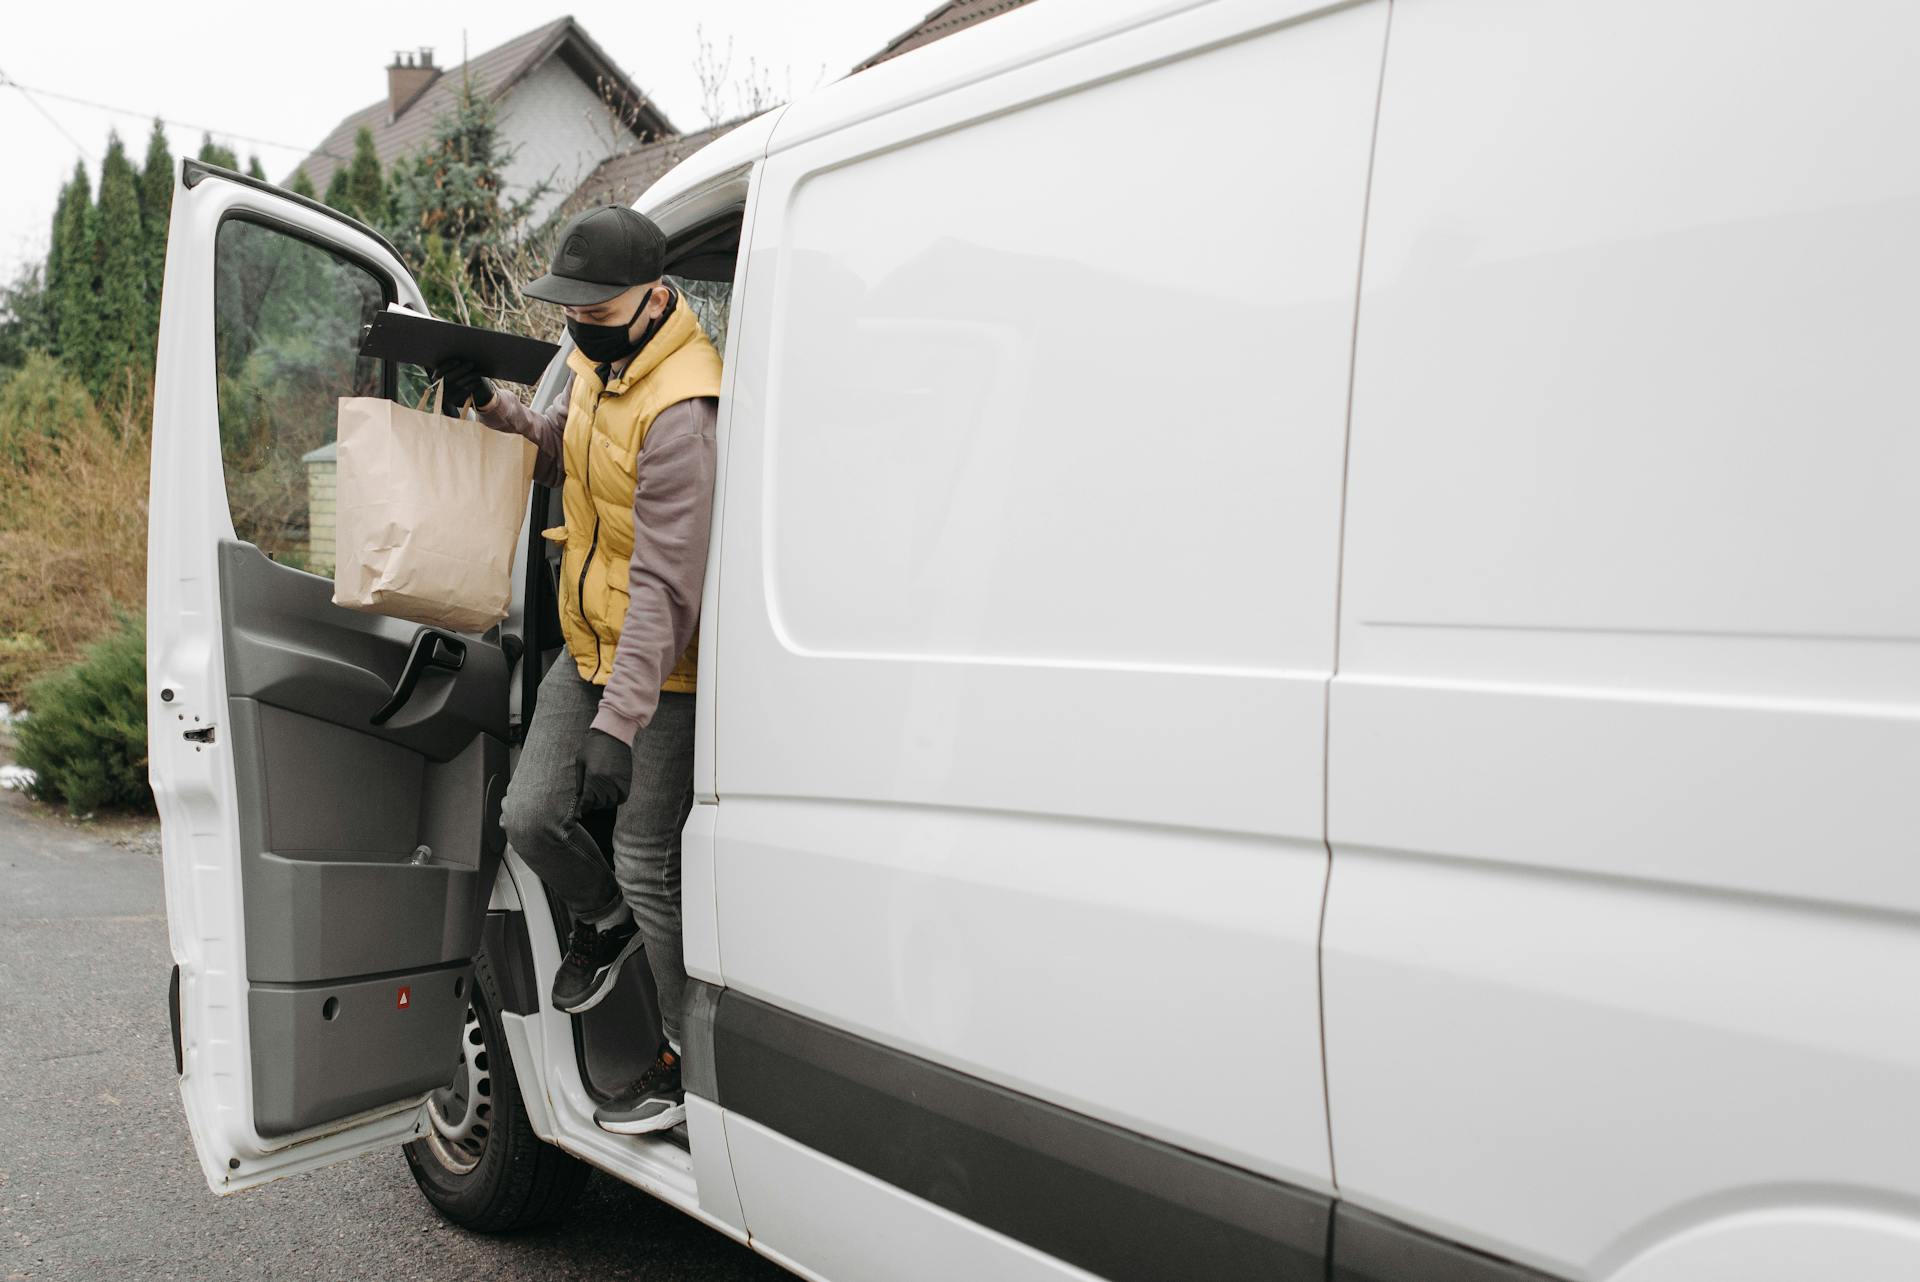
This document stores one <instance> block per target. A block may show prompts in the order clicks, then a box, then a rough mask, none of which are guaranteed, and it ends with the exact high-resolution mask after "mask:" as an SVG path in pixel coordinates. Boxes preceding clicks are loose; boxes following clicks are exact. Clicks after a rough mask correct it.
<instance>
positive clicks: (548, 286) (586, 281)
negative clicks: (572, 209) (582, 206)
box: [520, 205, 667, 307]
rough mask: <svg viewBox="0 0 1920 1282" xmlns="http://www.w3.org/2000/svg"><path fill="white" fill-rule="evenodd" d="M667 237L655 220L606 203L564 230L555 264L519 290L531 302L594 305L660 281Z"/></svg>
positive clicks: (572, 305)
mask: <svg viewBox="0 0 1920 1282" xmlns="http://www.w3.org/2000/svg"><path fill="white" fill-rule="evenodd" d="M666 266H667V238H666V235H665V234H664V233H663V232H661V230H660V228H659V227H658V226H656V225H655V224H654V221H653V219H651V218H648V217H647V216H646V215H645V214H639V213H635V212H634V211H633V210H631V209H622V208H620V207H619V206H617V205H608V206H606V207H605V208H602V209H589V210H588V211H587V212H586V213H584V214H575V215H574V216H573V217H572V218H570V219H568V220H567V225H566V226H565V227H562V228H561V229H560V241H559V245H558V247H557V248H556V249H555V250H554V251H553V266H552V269H551V270H550V271H548V272H547V274H546V275H545V276H542V277H541V278H540V279H539V280H535V281H529V282H527V283H526V284H525V285H522V286H521V287H520V292H521V293H523V294H525V295H526V296H527V297H528V298H537V299H539V300H540V301H541V302H543V303H559V304H561V305H562V306H566V307H591V306H592V305H593V304H595V303H604V302H606V301H607V300H608V299H609V298H612V297H613V296H614V295H615V294H618V293H621V292H623V291H625V290H628V289H631V288H632V287H633V286H635V285H644V284H646V283H647V282H648V281H654V280H659V279H660V273H661V272H662V271H664V270H666Z"/></svg>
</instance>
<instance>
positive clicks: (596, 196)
mask: <svg viewBox="0 0 1920 1282" xmlns="http://www.w3.org/2000/svg"><path fill="white" fill-rule="evenodd" d="M745 119H746V118H745V117H742V118H741V119H740V120H729V121H727V122H725V123H724V124H718V125H713V126H711V127H709V128H706V129H702V130H700V131H699V132H698V133H691V134H682V135H680V136H678V137H674V138H662V139H660V140H658V141H657V142H649V143H642V144H641V145H640V146H638V147H633V148H630V149H629V150H627V151H623V152H620V153H618V154H617V155H612V156H608V157H607V158H606V159H605V160H603V161H601V162H600V163H599V164H598V165H596V166H594V170H593V172H592V173H590V174H588V175H587V176H586V178H585V179H584V180H583V181H582V182H581V184H580V185H579V186H578V187H577V188H575V189H574V192H573V194H572V195H571V196H568V197H567V199H566V201H565V202H564V203H563V204H562V205H561V206H560V208H559V209H558V210H557V211H556V216H557V217H562V218H565V217H568V216H570V215H572V214H577V213H579V212H580V211H581V210H583V209H587V208H590V207H591V206H594V205H631V204H632V203H633V202H634V201H636V200H638V199H639V198H640V196H641V194H642V193H643V192H645V191H646V189H647V188H649V187H651V186H653V184H654V182H655V181H656V180H657V179H658V178H659V177H660V176H661V175H662V174H664V173H666V172H667V171H668V170H669V169H672V168H673V167H674V166H675V165H677V164H679V163H680V162H681V161H683V160H685V159H686V158H687V157H688V156H691V155H692V154H693V153H694V152H696V151H699V150H700V149H701V148H702V147H704V146H706V145H707V144H708V143H710V142H712V141H713V140H714V139H715V138H718V137H719V136H720V135H721V134H724V133H726V132H728V131H729V130H731V129H734V128H735V127H737V126H738V125H740V124H742V123H744V121H745Z"/></svg>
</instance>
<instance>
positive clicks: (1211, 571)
mask: <svg viewBox="0 0 1920 1282" xmlns="http://www.w3.org/2000/svg"><path fill="white" fill-rule="evenodd" d="M1042 8H1043V7H1041V6H1036V7H1035V9H1034V10H1032V11H1031V12H1032V13H1035V14H1038V13H1039V12H1040V10H1041V9H1042ZM1283 8H1287V9H1288V11H1287V12H1285V13H1281V12H1280V10H1281V9H1283ZM1386 9H1387V7H1386V5H1385V4H1361V5H1355V6H1348V7H1342V8H1339V9H1336V10H1334V11H1332V12H1326V13H1321V14H1316V15H1312V16H1305V17H1303V16H1301V15H1300V14H1299V13H1298V12H1297V6H1296V7H1292V8H1288V7H1286V6H1271V5H1268V6H1261V5H1239V4H1235V5H1217V6H1201V7H1199V8H1196V9H1190V10H1187V11H1185V12H1182V13H1179V14H1176V15H1173V16H1169V17H1163V18H1162V19H1161V20H1159V21H1158V22H1155V23H1153V24H1150V30H1147V29H1140V30H1133V31H1129V32H1127V33H1124V34H1122V35H1119V36H1115V37H1112V38H1109V39H1099V40H1092V41H1087V42H1084V43H1083V44H1082V45H1081V46H1080V47H1070V48H1066V49H1065V50H1064V51H1057V52H1056V54H1055V56H1052V57H1048V58H1041V59H1038V60H1027V61H1024V62H1020V61H1018V60H1016V63H1017V65H1012V66H1011V67H1010V68H1009V69H1003V71H1004V74H997V75H995V76H993V77H992V78H990V79H987V80H983V81H981V82H980V83H975V84H965V85H961V86H959V87H956V88H954V89H953V90H952V92H951V93H950V94H945V95H941V96H937V97H934V98H932V99H929V100H923V101H914V102H913V103H912V104H911V105H910V106H903V107H902V108H901V109H900V110H899V111H897V112H892V113H889V112H885V111H881V112H879V113H878V114H872V113H866V115H867V118H863V119H857V120H854V121H852V122H851V123H847V124H846V125H845V126H844V127H843V128H840V129H838V130H836V131H828V132H824V133H823V132H821V122H820V119H819V113H818V110H815V111H814V112H812V113H811V114H809V116H808V117H807V119H806V121H805V126H806V127H805V128H804V129H802V130H799V131H798V132H796V133H795V134H793V135H791V136H788V135H785V134H783V132H782V130H784V129H785V123H784V121H783V124H782V126H781V129H780V130H776V133H775V136H774V139H773V143H772V146H771V150H770V154H769V158H768V160H767V162H766V165H765V167H764V170H763V172H762V175H761V178H760V180H759V188H758V194H757V197H756V200H757V205H756V208H757V213H756V216H755V222H754V226H753V229H752V248H751V250H750V251H749V262H750V264H751V272H750V277H749V278H750V279H751V280H752V281H753V282H754V285H753V287H752V288H750V289H749V290H748V291H747V292H746V295H745V296H743V297H742V298H741V299H740V300H737V302H736V311H735V321H734V324H735V326H736V335H735V342H736V345H737V347H738V349H739V350H738V355H737V357H736V361H735V369H734V379H735V383H734V386H735V389H736V396H735V400H734V405H733V416H732V419H731V433H730V443H729V446H728V449H729V455H728V473H727V486H728V497H727V503H726V507H725V521H724V527H723V532H722V537H723V540H724V541H723V547H722V554H721V556H722V560H721V577H720V583H719V588H718V601H719V617H720V623H719V626H718V628H717V633H718V637H719V640H718V646H717V656H718V657H717V667H718V678H719V679H718V681H717V682H716V683H715V688H716V690H717V692H718V693H717V696H716V709H717V711H716V714H715V715H716V729H715V734H714V743H715V745H716V749H715V750H716V767H715V773H716V789H717V792H718V795H719V799H720V800H719V805H718V806H717V807H715V810H716V812H717V813H716V815H715V817H714V820H713V829H714V836H713V840H712V851H713V855H712V860H713V865H714V877H715V884H716V886H717V898H718V904H719V911H718V916H719V936H720V938H719V941H718V949H717V961H718V963H719V966H720V969H721V971H722V972H723V973H724V978H725V981H726V983H727V984H728V985H729V987H730V988H732V989H734V990H737V991H739V992H741V993H745V994H748V995H751V996H752V997H755V998H758V999H761V1000H764V1001H765V1002H767V1003H768V1004H769V1005H771V1006H775V1007H778V1008H781V1009H784V1010H788V1011H792V1012H795V1013H798V1014H801V1015H805V1016H807V1017H808V1018H811V1019H814V1020H817V1021H819V1022H821V1023H823V1024H825V1025H829V1026H832V1027H835V1028H839V1029H843V1030H847V1031H849V1032H851V1033H853V1034H856V1035H857V1036H859V1037H862V1038H865V1039H868V1040H870V1041H872V1042H874V1043H878V1044H880V1045H883V1046H886V1047H891V1048H894V1049H895V1050H899V1051H904V1052H906V1053H908V1054H911V1055H913V1056H916V1057H918V1058H921V1059H924V1060H926V1061H929V1062H931V1063H933V1064H938V1065H942V1066H945V1067H947V1068H950V1069H954V1070H958V1071H960V1072H964V1073H968V1074H972V1075H975V1076H977V1077H979V1078H982V1079H985V1080H987V1081H989V1082H992V1083H995V1084H998V1085H1001V1086H1004V1087H1006V1088H1008V1089H1010V1090H1017V1091H1019V1092H1021V1093H1023V1094H1026V1095H1030V1096H1032V1097H1034V1098H1035V1099H1037V1100H1041V1101H1045V1102H1047V1103H1049V1104H1052V1105H1057V1106H1060V1107H1063V1108H1065V1109H1069V1110H1072V1111H1074V1112H1076V1113H1078V1114H1081V1115H1084V1116H1085V1117H1088V1118H1092V1119H1098V1120H1100V1121H1101V1122H1104V1123H1109V1124H1112V1125H1114V1126H1117V1127H1120V1128H1123V1129H1125V1130H1126V1131H1128V1132H1130V1133H1133V1134H1135V1135H1144V1136H1150V1137H1153V1138H1154V1139H1156V1140H1160V1141H1164V1142H1167V1143H1170V1144H1173V1145H1176V1146H1179V1147H1181V1148H1184V1149H1187V1150H1190V1151H1192V1152H1194V1153H1199V1154H1203V1155H1206V1156H1207V1157H1210V1158H1214V1159H1217V1160H1219V1161H1221V1162H1224V1163H1228V1164H1231V1165H1233V1166H1235V1167H1238V1168H1241V1169H1242V1170H1243V1171H1245V1170H1250V1171H1254V1172H1258V1173H1260V1174H1261V1175H1264V1176H1267V1177H1270V1178H1272V1179H1275V1180H1279V1181H1286V1182H1288V1183H1290V1184H1292V1185H1295V1186H1297V1187H1301V1188H1306V1189H1311V1190H1315V1191H1316V1192H1317V1193H1318V1192H1324V1191H1326V1190H1329V1189H1330V1188H1331V1178H1332V1173H1331V1169H1330V1166H1329V1162H1328V1144H1327V1132H1326V1120H1325V1115H1324V1109H1323V1088H1322V1077H1321V1068H1320V1039H1319V1004H1318V967H1317V943H1318V930H1319V918H1320V908H1321V902H1322V893H1323V888H1324V883H1325V876H1326V869H1327V855H1326V850H1325V846H1324V833H1323V823H1322V811H1323V805H1324V773H1323V769H1322V766H1323V754H1324V741H1325V688H1326V683H1327V680H1328V678H1329V677H1330V675H1331V672H1332V669H1333V657H1334V654H1333V643H1334V620H1335V606H1334V598H1335V586H1336V575H1337V543H1338V533H1339V509H1340V479H1341V469H1342V465H1343V454H1344V432H1345V416H1346V389H1347V377H1348V357H1349V354H1350V350H1351V340H1352V327H1353V307H1354V294H1355V283H1356V280H1357V277H1358V266H1359V250H1360V236H1361V221H1362V205H1363V201H1364V192H1365V185H1366V171H1367V161H1368V148H1369V141H1370V132H1371V128H1372V120H1373V109H1374V102H1375V95H1376V91H1377V86H1378V77H1379V71H1380V58H1381V52H1382V45H1383V41H1384V38H1385V28H1386ZM1028 14H1029V11H1024V10H1023V11H1020V12H1016V13H1014V14H1011V15H1008V16H1007V17H1004V18H1000V19H996V25H998V24H1013V23H1016V22H1019V21H1021V20H1022V19H1023V18H1026V17H1027V16H1028ZM1031 21H1033V22H1035V23H1040V22H1042V21H1043V19H1042V18H1040V17H1034V18H1032V19H1031ZM1002 29H1003V30H1009V31H1010V30H1012V27H1011V26H1008V27H1005V28H1002ZM982 38H983V39H984V38H986V37H985V35H984V33H983V37H982ZM925 52H926V53H927V54H928V55H929V56H930V63H929V65H930V66H931V61H932V60H937V58H939V57H943V56H945V55H944V54H943V53H942V51H941V50H940V49H939V48H938V47H935V48H933V49H930V50H927V51H925ZM896 75H897V76H899V77H902V79H899V80H895V81H888V80H886V79H885V77H887V76H896ZM907 75H908V67H907V60H905V59H903V60H901V61H900V62H899V63H896V64H890V65H889V66H887V67H883V68H880V69H878V72H877V73H875V76H874V79H873V80H872V81H871V82H870V85H867V84H858V83H855V82H849V85H848V89H847V93H848V94H849V95H852V96H862V95H864V97H865V98H866V99H871V98H873V96H874V95H881V94H883V91H885V90H886V89H887V88H888V87H889V85H894V86H897V87H898V92H899V93H900V95H901V96H902V98H903V99H905V98H909V97H915V96H916V95H915V93H914V92H913V90H912V88H911V87H910V86H908V85H907V83H906V79H905V78H906V77H907ZM864 79H865V78H864V77H862V78H856V80H857V81H858V80H864ZM915 83H916V84H918V83H922V82H920V81H915ZM1175 102H1178V103H1180V104H1181V107H1180V109H1179V111H1178V113H1177V115H1178V117H1179V120H1180V121H1181V122H1184V123H1178V124H1176V122H1175V120H1174V118H1173V114H1171V113H1170V112H1169V107H1168V104H1171V103H1175ZM854 114H856V115H859V114H861V113H854ZM1201 120H1207V121H1227V120H1231V121H1233V122H1235V123H1234V124H1233V126H1232V127H1230V128H1215V127H1212V126H1209V127H1206V128H1195V127H1191V123H1192V122H1194V121H1201ZM1251 139H1257V140H1258V144H1257V146H1250V145H1247V142H1248V140H1251ZM1145 155H1151V156H1152V157H1153V160H1152V162H1151V163H1143V161H1142V157H1143V156H1145ZM734 1156H735V1161H736V1165H739V1164H740V1162H741V1154H740V1153H739V1152H736V1153H735V1155H734ZM768 1187H769V1185H768V1184H767V1183H766V1182H765V1181H764V1180H762V1179H761V1178H760V1177H759V1173H757V1172H750V1171H743V1173H742V1176H741V1180H740V1191H741V1198H742V1204H743V1208H744V1211H745V1214H746V1218H747V1222H748V1225H749V1228H750V1229H752V1230H753V1231H754V1233H755V1234H756V1238H757V1239H758V1238H759V1237H760V1236H761V1234H762V1232H763V1226H762V1224H761V1221H760V1219H759V1215H760V1212H759V1211H757V1210H756V1205H757V1203H758V1200H759V1198H762V1197H764V1196H765V1195H766V1194H765V1190H766V1189H767V1188H768ZM767 1213H768V1214H770V1215H772V1216H776V1217H780V1218H779V1219H777V1220H769V1221H768V1223H769V1224H774V1223H788V1222H789V1221H788V1220H787V1219H786V1217H785V1216H784V1212H782V1211H781V1210H779V1209H777V1208H774V1209H769V1211H768V1212H767ZM766 1240H767V1241H768V1242H769V1243H770V1244H771V1245H772V1246H773V1247H774V1248H775V1249H781V1246H782V1242H781V1238H780V1237H779V1236H778V1235H777V1234H776V1235H774V1236H772V1237H770V1238H767V1239H766ZM1313 1267H1314V1268H1317V1264H1315V1265H1314V1266H1313ZM1310 1271H1311V1270H1310ZM1314 1276H1317V1273H1315V1274H1314Z"/></svg>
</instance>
